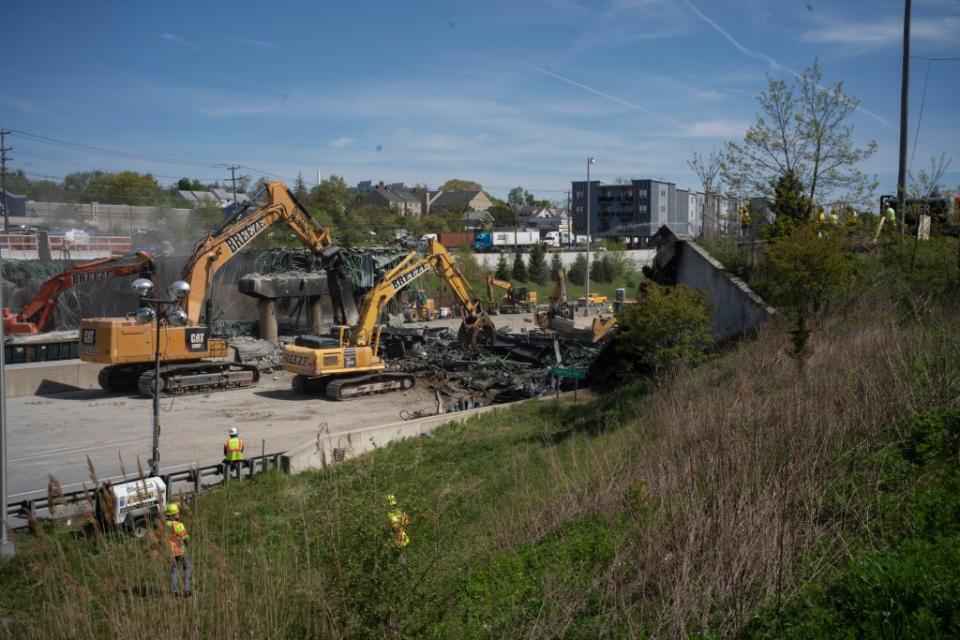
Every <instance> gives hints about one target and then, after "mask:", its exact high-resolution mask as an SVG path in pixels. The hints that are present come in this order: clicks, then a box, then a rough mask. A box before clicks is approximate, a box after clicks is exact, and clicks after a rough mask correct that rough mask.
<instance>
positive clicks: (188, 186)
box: [177, 178, 193, 191]
mask: <svg viewBox="0 0 960 640" xmlns="http://www.w3.org/2000/svg"><path fill="white" fill-rule="evenodd" d="M177 189H179V190H180V191H192V190H193V183H192V182H190V178H180V179H179V180H177Z"/></svg>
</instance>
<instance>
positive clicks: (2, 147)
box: [0, 129, 14, 558]
mask: <svg viewBox="0 0 960 640" xmlns="http://www.w3.org/2000/svg"><path fill="white" fill-rule="evenodd" d="M8 133H10V132H9V131H4V130H3V129H0V182H2V188H3V228H4V230H8V228H9V226H10V225H9V218H8V216H7V151H9V149H7V147H6V144H4V143H5V142H6V140H5V136H6V135H7V134H8ZM2 273H3V256H2V254H0V274H2ZM2 307H3V278H0V308H2ZM3 345H4V336H3V323H2V322H0V509H2V511H0V558H9V557H11V556H13V553H14V547H13V542H11V540H10V538H9V537H8V535H7V491H8V490H9V487H8V486H7V387H6V384H5V383H6V380H5V379H4V369H5V368H6V362H4V360H5V357H4V356H5V353H4V351H5V349H4V348H3Z"/></svg>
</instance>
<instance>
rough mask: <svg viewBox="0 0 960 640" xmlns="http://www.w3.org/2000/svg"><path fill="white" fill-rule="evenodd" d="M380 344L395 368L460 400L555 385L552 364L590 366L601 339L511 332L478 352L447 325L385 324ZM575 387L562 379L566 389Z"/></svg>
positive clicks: (504, 398)
mask: <svg viewBox="0 0 960 640" xmlns="http://www.w3.org/2000/svg"><path fill="white" fill-rule="evenodd" d="M381 345H382V347H381V348H382V350H383V353H384V355H385V356H386V357H387V360H388V362H389V365H388V368H389V369H390V370H393V371H404V372H408V373H415V374H417V375H418V377H420V378H421V380H423V381H425V382H426V384H428V385H429V386H430V387H431V388H433V389H436V390H437V391H439V392H440V393H442V394H444V395H446V396H448V397H450V398H454V399H456V400H458V401H470V402H476V403H480V404H499V403H502V402H510V401H513V400H520V399H526V398H534V397H537V396H541V395H544V394H548V393H552V392H554V391H555V390H556V387H555V386H554V384H555V383H554V379H553V377H552V376H551V375H550V367H554V366H558V365H557V353H558V352H559V354H560V358H561V361H562V365H561V366H564V367H569V368H579V369H587V368H589V366H590V363H591V362H592V361H593V359H594V358H595V357H596V355H597V354H598V353H599V352H600V349H601V348H602V346H603V345H602V343H597V344H591V343H587V342H582V341H577V340H563V339H559V338H557V337H556V336H554V335H553V334H550V333H548V332H530V333H521V334H515V333H509V332H508V331H506V330H501V331H499V332H498V334H497V344H496V345H494V346H481V347H479V348H478V349H477V350H476V351H471V350H468V349H466V348H464V347H461V346H459V345H458V344H457V342H456V335H455V334H454V332H452V331H451V330H449V329H446V328H398V327H385V328H384V330H383V334H382V335H381ZM568 386H569V388H571V389H572V388H573V387H572V383H571V382H570V381H567V380H563V381H562V386H561V388H562V389H567V387H568Z"/></svg>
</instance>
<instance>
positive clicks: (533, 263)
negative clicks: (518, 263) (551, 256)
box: [527, 244, 550, 285]
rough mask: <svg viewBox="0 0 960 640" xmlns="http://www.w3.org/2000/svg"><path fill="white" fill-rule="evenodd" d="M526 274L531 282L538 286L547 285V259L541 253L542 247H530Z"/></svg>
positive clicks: (548, 273) (538, 245)
mask: <svg viewBox="0 0 960 640" xmlns="http://www.w3.org/2000/svg"><path fill="white" fill-rule="evenodd" d="M527 273H528V274H529V276H530V280H531V281H532V282H536V283H537V284H539V285H543V284H546V283H547V278H548V277H549V275H550V272H549V269H548V268H547V259H546V257H545V255H544V253H543V245H540V244H535V245H533V246H532V247H530V264H529V266H528V267H527Z"/></svg>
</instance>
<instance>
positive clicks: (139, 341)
mask: <svg viewBox="0 0 960 640" xmlns="http://www.w3.org/2000/svg"><path fill="white" fill-rule="evenodd" d="M265 191H266V194H267V200H266V204H265V205H263V206H262V207H260V208H258V209H256V210H255V211H252V212H250V211H249V208H248V209H243V210H241V211H239V212H238V213H237V214H236V215H234V216H233V217H232V218H229V219H228V220H225V221H224V222H223V223H222V224H221V225H220V226H219V227H217V228H216V229H213V230H211V231H210V232H209V233H208V234H207V235H206V237H204V238H203V239H202V240H201V241H200V242H199V243H198V244H197V246H196V249H195V250H194V253H193V256H192V257H191V258H190V260H189V261H188V262H187V264H186V266H185V267H184V268H183V272H182V275H181V279H182V280H184V281H186V282H187V283H188V284H189V285H190V292H189V295H188V296H187V297H185V298H184V300H183V302H182V308H183V311H184V312H185V313H186V316H187V325H186V326H170V325H166V324H162V325H161V327H160V360H161V364H162V367H161V370H160V385H161V391H162V392H163V393H168V394H172V393H190V392H197V391H209V390H217V389H228V388H234V387H245V386H250V385H252V384H254V383H255V382H256V381H257V380H258V379H259V377H260V373H259V371H258V370H257V368H256V367H254V366H252V365H244V364H238V363H232V362H227V361H224V360H223V358H224V357H225V356H226V355H227V344H226V341H224V340H222V339H219V338H211V337H210V336H209V332H208V327H207V326H206V325H204V324H201V317H200V316H201V309H202V308H203V307H204V301H205V300H206V299H207V294H208V292H209V289H210V284H211V282H212V281H213V276H214V274H215V273H216V272H217V270H219V269H220V268H221V267H222V266H223V265H224V264H226V263H227V262H228V261H229V260H230V259H231V258H232V257H233V256H234V255H236V254H237V253H238V252H239V251H240V250H241V249H243V248H244V247H245V246H247V245H248V244H250V243H251V242H252V241H253V240H254V238H256V237H257V236H258V235H260V234H261V233H263V231H264V230H266V229H267V228H269V227H270V226H271V225H273V224H275V223H277V222H284V223H286V224H287V226H289V227H290V229H291V230H293V232H294V233H295V234H296V235H297V237H299V238H300V239H301V240H302V241H303V242H304V243H305V244H306V245H307V246H309V247H310V248H311V249H312V250H313V251H314V252H315V253H323V252H324V249H327V248H329V249H328V252H333V251H335V249H336V248H335V247H333V246H332V244H331V239H330V232H329V231H328V230H326V229H324V228H322V227H321V226H320V224H319V223H318V222H317V221H316V220H314V219H313V217H312V216H311V215H310V213H309V212H308V211H307V210H306V208H304V206H303V205H302V204H300V202H298V201H297V199H296V197H295V196H294V195H293V193H291V192H290V190H289V189H288V188H287V186H286V185H285V184H283V183H282V182H269V183H267V186H266V188H265ZM327 257H330V256H327ZM210 311H211V310H210V308H209V301H207V308H206V318H207V319H208V320H209V318H210ZM155 322H156V321H155ZM155 322H154V323H150V324H138V323H137V322H136V320H135V319H134V318H132V317H126V318H90V319H87V320H83V321H82V322H81V323H80V359H81V360H83V361H84V362H94V363H98V364H105V365H107V366H106V367H104V368H103V369H102V370H101V371H100V378H99V382H100V386H102V387H103V388H105V389H110V390H115V391H132V390H133V389H137V388H139V390H140V392H141V393H143V394H145V395H152V394H153V384H154V370H153V367H154V349H155V342H154V340H155V336H156V335H157V326H156V324H155ZM211 359H220V361H216V360H211Z"/></svg>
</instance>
